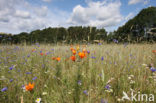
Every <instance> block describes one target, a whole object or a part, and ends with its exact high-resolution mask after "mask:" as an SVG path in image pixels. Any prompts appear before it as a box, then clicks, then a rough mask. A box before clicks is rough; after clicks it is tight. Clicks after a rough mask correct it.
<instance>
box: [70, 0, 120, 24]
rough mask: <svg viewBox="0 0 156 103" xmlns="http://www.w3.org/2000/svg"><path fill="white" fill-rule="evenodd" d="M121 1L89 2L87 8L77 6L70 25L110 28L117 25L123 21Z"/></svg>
mask: <svg viewBox="0 0 156 103" xmlns="http://www.w3.org/2000/svg"><path fill="white" fill-rule="evenodd" d="M120 6H121V3H120V1H115V2H108V1H107V0H104V1H101V2H100V1H97V2H93V1H90V0H89V1H88V4H87V7H82V6H81V5H77V6H76V7H74V9H73V12H72V14H71V16H70V18H69V19H68V21H67V22H68V23H70V24H75V25H92V26H98V27H109V26H114V25H117V24H118V23H120V22H121V20H122V19H123V17H122V15H121V14H120Z"/></svg>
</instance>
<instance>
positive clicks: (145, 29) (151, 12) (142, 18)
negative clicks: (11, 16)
mask: <svg viewBox="0 0 156 103" xmlns="http://www.w3.org/2000/svg"><path fill="white" fill-rule="evenodd" d="M95 41H96V42H107V43H111V42H115V43H120V42H121V43H123V42H129V43H140V42H155V41H156V7H148V8H145V9H143V10H141V11H140V13H138V15H137V16H135V17H134V18H133V19H130V20H129V21H128V22H127V23H125V25H123V26H121V27H119V28H118V29H117V30H116V31H113V32H109V33H108V32H107V31H106V30H105V29H104V28H100V29H99V28H96V27H90V26H88V27H83V26H71V27H68V28H64V27H55V28H52V27H49V28H45V29H43V30H39V29H38V30H34V31H32V32H30V33H27V32H21V33H19V34H16V35H13V34H5V33H0V43H11V44H20V43H27V44H33V43H81V42H89V43H94V42H95Z"/></svg>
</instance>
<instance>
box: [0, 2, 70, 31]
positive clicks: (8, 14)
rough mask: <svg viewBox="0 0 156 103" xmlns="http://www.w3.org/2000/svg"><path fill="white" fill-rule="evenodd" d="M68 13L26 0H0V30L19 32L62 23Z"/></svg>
mask: <svg viewBox="0 0 156 103" xmlns="http://www.w3.org/2000/svg"><path fill="white" fill-rule="evenodd" d="M68 15H69V14H68V13H66V12H64V11H61V10H57V9H56V10H54V9H53V10H52V11H51V10H49V9H48V7H47V6H43V5H33V4H30V3H29V2H27V1H26V0H0V32H7V33H19V32H30V31H32V30H36V29H43V28H45V27H49V26H58V25H59V24H64V25H65V21H66V19H67V16H68Z"/></svg>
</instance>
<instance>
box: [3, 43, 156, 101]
mask: <svg viewBox="0 0 156 103" xmlns="http://www.w3.org/2000/svg"><path fill="white" fill-rule="evenodd" d="M155 49H156V44H129V45H127V44H124V45H122V44H118V45H117V44H109V45H108V44H105V45H101V44H99V45H98V44H97V45H93V44H88V45H80V46H78V45H73V46H70V45H58V46H56V45H39V44H36V45H33V46H16V45H13V46H2V45H1V46H0V89H1V91H0V103H35V102H37V101H36V100H37V98H38V102H37V103H40V100H41V103H117V102H123V103H130V102H131V101H129V100H126V99H122V97H123V92H125V93H127V94H128V95H129V96H130V95H131V92H132V90H133V91H134V93H135V94H138V92H139V94H140V95H141V94H147V95H148V96H149V94H154V95H155V96H156V72H152V71H151V70H150V68H148V67H147V65H146V64H148V65H149V64H151V63H152V64H151V65H149V67H150V66H153V67H154V66H155V67H156V55H155V54H154V53H152V50H155ZM73 50H75V51H76V54H75V59H74V58H71V56H72V55H73ZM79 52H81V53H84V54H85V55H81V54H80V53H79ZM74 60H75V61H74ZM29 83H32V84H31V85H30V84H29ZM28 84H29V85H28ZM139 94H138V95H139ZM138 95H137V96H136V98H137V100H138ZM155 98H156V97H155ZM155 98H154V99H155ZM155 101H156V99H155ZM133 102H135V101H133ZM144 102H146V98H144ZM144 102H141V103H144ZM153 103H154V102H153Z"/></svg>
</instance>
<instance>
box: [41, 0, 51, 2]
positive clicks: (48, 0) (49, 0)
mask: <svg viewBox="0 0 156 103" xmlns="http://www.w3.org/2000/svg"><path fill="white" fill-rule="evenodd" d="M42 1H44V2H51V1H52V0H42Z"/></svg>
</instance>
